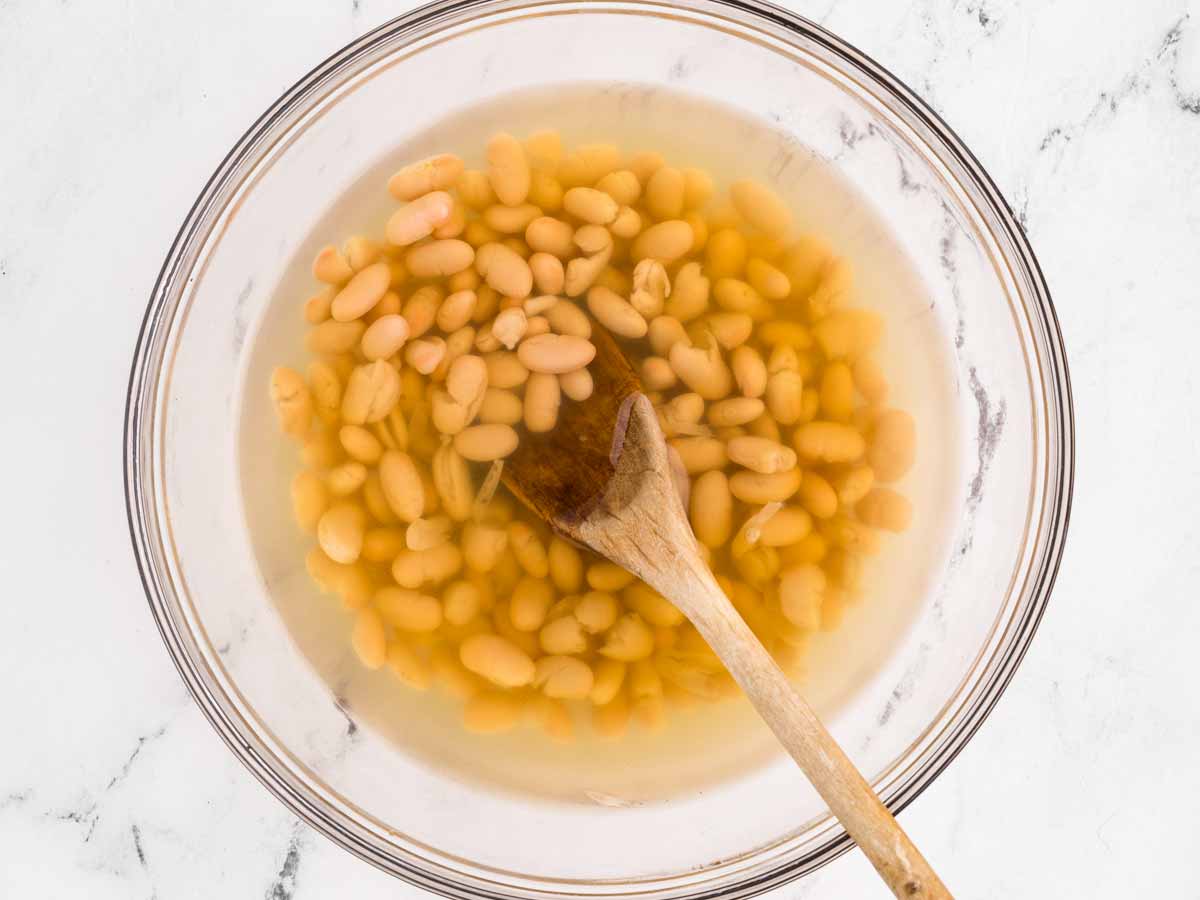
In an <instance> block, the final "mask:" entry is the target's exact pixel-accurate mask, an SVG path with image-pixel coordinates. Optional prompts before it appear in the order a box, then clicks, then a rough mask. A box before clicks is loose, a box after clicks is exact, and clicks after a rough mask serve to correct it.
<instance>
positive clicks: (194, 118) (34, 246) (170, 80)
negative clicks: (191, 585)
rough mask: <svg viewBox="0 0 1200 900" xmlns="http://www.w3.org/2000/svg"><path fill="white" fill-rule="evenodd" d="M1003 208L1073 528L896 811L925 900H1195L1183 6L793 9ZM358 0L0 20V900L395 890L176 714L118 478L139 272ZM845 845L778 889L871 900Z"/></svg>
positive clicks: (1195, 442)
mask: <svg viewBox="0 0 1200 900" xmlns="http://www.w3.org/2000/svg"><path fill="white" fill-rule="evenodd" d="M789 5H791V6H793V7H794V8H795V9H796V10H797V11H799V12H801V13H803V14H806V15H808V16H810V17H812V18H815V19H819V20H821V21H822V22H823V23H824V24H826V25H827V26H828V27H830V28H832V29H834V30H835V31H838V32H839V33H841V34H842V35H843V36H845V37H846V38H848V39H849V40H850V41H852V42H853V43H855V44H857V45H858V46H860V47H862V48H863V49H864V50H866V51H867V52H868V53H870V54H872V55H873V56H875V57H876V58H877V59H879V60H880V61H882V62H883V63H884V64H885V65H887V66H888V67H889V68H891V69H892V70H893V71H894V72H896V73H897V74H898V75H899V76H900V77H901V78H903V79H905V80H906V81H907V82H908V83H909V84H911V85H913V86H914V87H915V88H916V89H918V90H919V91H920V92H922V93H923V94H924V95H925V97H926V98H927V99H928V100H929V101H930V102H931V103H932V104H933V105H934V106H935V107H936V108H937V110H938V111H939V112H940V113H942V114H943V115H944V116H945V117H946V118H947V120H948V121H949V122H950V123H951V124H952V125H953V126H954V127H955V128H956V129H957V130H958V131H959V133H960V134H961V135H962V136H963V137H964V138H965V140H966V141H967V142H968V144H969V145H970V146H971V147H972V148H973V149H974V151H975V152H976V154H977V155H978V156H979V157H980V158H981V159H982V161H983V163H984V164H985V165H986V166H987V167H988V168H989V170H990V171H991V173H992V175H993V176H994V177H995V179H996V180H997V182H998V183H999V185H1000V187H1001V188H1002V190H1003V191H1004V192H1005V194H1006V195H1007V196H1008V197H1009V198H1010V200H1011V201H1012V203H1013V205H1014V207H1015V208H1016V209H1017V210H1019V212H1020V215H1021V218H1022V220H1023V222H1024V223H1025V225H1026V227H1027V229H1028V231H1029V234H1030V236H1031V238H1032V240H1033V243H1034V246H1035V248H1036V250H1037V251H1038V253H1039V256H1040V259H1041V262H1042V265H1043V267H1044V268H1045V270H1046V273H1047V276H1048V278H1049V281H1050V284H1051V288H1052V290H1053V292H1054V296H1055V299H1056V301H1057V306H1058V312H1059V315H1060V316H1061V319H1062V325H1063V330H1064V332H1065V335H1066V340H1067V347H1068V351H1069V354H1070V360H1071V364H1072V370H1073V377H1074V388H1075V398H1076V403H1077V416H1078V447H1079V466H1078V482H1077V491H1076V505H1075V518H1074V524H1073V528H1072V534H1071V538H1070V541H1069V545H1068V551H1067V556H1066V560H1065V564H1064V566H1063V570H1062V574H1061V576H1060V578H1059V584H1058V589H1057V591H1056V594H1055V597H1054V599H1053V601H1052V602H1051V604H1050V607H1049V611H1048V613H1047V615H1046V618H1045V620H1044V622H1043V624H1042V627H1041V631H1040V633H1039V635H1038V637H1037V639H1036V640H1035V641H1034V644H1033V647H1032V649H1031V650H1030V652H1029V654H1028V656H1027V658H1026V659H1025V661H1024V664H1023V665H1022V667H1021V669H1020V670H1019V672H1018V673H1017V676H1016V678H1015V680H1014V681H1013V683H1012V685H1011V687H1010V688H1009V690H1008V692H1007V694H1006V695H1005V696H1004V698H1003V700H1002V701H1001V703H1000V704H999V706H998V708H997V709H996V711H995V712H994V713H993V714H992V716H991V718H990V719H989V720H988V721H987V723H986V724H985V726H984V727H983V729H982V730H981V731H980V732H979V734H978V735H977V736H976V737H975V738H974V740H973V741H972V742H971V743H970V745H969V746H968V747H967V749H966V750H965V751H964V752H963V754H962V755H961V756H960V757H959V758H958V759H957V760H956V761H955V762H954V763H953V765H952V766H951V767H950V768H949V770H948V771H947V772H946V773H945V774H943V775H942V776H941V778H940V779H939V780H938V781H937V783H936V784H935V785H934V786H933V787H932V788H931V789H930V790H928V791H927V792H926V793H925V794H924V795H923V796H922V797H921V798H920V799H919V801H918V802H917V803H915V804H914V805H913V806H912V807H911V808H910V809H909V810H908V811H907V812H906V813H905V814H904V816H903V822H904V824H905V825H906V827H907V828H908V829H909V831H910V833H912V834H913V835H914V836H915V837H916V838H917V839H918V842H919V843H920V844H921V845H922V846H923V847H924V849H925V850H926V852H927V854H928V855H929V857H930V858H931V859H932V860H933V861H934V862H935V864H936V865H937V867H938V868H939V869H940V870H941V872H942V873H943V875H944V876H945V878H946V880H947V881H948V882H949V883H950V884H951V885H952V886H954V887H955V888H956V889H957V892H958V895H959V896H962V897H973V898H1001V897H1004V898H1009V897H1064V898H1066V897H1119V896H1127V895H1129V894H1131V893H1133V892H1134V891H1136V893H1137V895H1139V896H1156V897H1172V898H1173V897H1196V896H1200V888H1197V886H1196V879H1195V875H1194V866H1193V858H1194V855H1195V849H1196V847H1197V846H1198V845H1200V825H1197V822H1196V819H1195V817H1194V815H1193V812H1192V807H1193V806H1194V803H1195V799H1196V797H1197V796H1198V795H1200V768H1198V767H1197V764H1196V760H1197V758H1200V702H1197V700H1196V690H1195V684H1196V674H1195V671H1196V669H1195V665H1194V664H1193V660H1194V659H1195V651H1194V642H1195V640H1196V635H1197V634H1200V604H1198V603H1197V590H1196V581H1197V575H1198V574H1200V546H1198V544H1200V541H1198V539H1197V535H1198V531H1197V526H1196V524H1195V517H1194V515H1193V509H1194V508H1196V507H1197V506H1200V482H1198V479H1197V476H1196V474H1195V472H1196V459H1197V456H1198V455H1200V426H1197V424H1196V422H1197V417H1196V415H1195V409H1196V406H1197V401H1200V389H1198V388H1200V379H1198V376H1197V374H1196V372H1197V368H1196V365H1195V341H1196V334H1197V333H1198V332H1200V296H1198V293H1200V289H1198V288H1197V285H1200V252H1197V251H1198V250H1200V243H1198V238H1200V5H1197V4H1195V3H1193V4H1187V3H1180V2H1169V0H1144V2H1140V3H1136V4H1134V3H1123V4H1118V3H1111V4H1103V9H1102V8H1101V5H1100V4H1095V3H1089V2H1084V0H1060V2H1056V3H1052V4H1043V3H1038V2H1027V0H955V2H949V0H916V2H914V3H910V4H884V3H878V4H865V3H849V2H846V0H841V2H839V0H815V2H807V0H797V2H793V3H790V4H789ZM405 8H406V4H403V3H386V2H382V0H344V2H338V3H332V2H324V0H321V2H318V0H304V2H299V0H286V2H283V0H263V2H260V3H256V4H243V3H233V2H229V0H215V2H210V3H203V4H201V3H179V2H176V3H152V2H147V0H127V2H122V3H116V2H103V3H91V4H82V3H78V2H74V0H72V2H67V0H63V2H57V3H50V2H43V0H0V110H3V111H4V116H3V127H2V132H0V134H2V137H0V360H2V361H3V362H2V363H0V366H2V368H0V372H2V373H3V376H4V379H5V383H6V390H5V403H4V407H3V413H2V414H0V423H2V429H0V431H2V433H3V435H4V438H5V440H4V441H3V443H2V444H0V461H2V462H3V463H4V466H3V470H4V471H5V472H6V473H7V474H8V477H7V479H6V484H5V489H4V503H3V511H4V515H2V516H0V548H2V549H0V584H2V585H4V597H3V600H2V601H0V699H2V702H3V710H4V723H5V726H4V734H3V738H2V739H0V897H13V898H40V897H55V898H61V897H76V896H85V897H89V898H97V900H100V898H129V897H158V898H179V897H214V896H224V897H267V898H271V900H276V898H293V900H310V898H321V897H328V896H355V897H359V898H369V897H385V896H386V897H397V896H400V897H408V896H412V897H416V896H419V895H420V892H419V891H416V890H415V889H411V888H407V887H406V886H404V885H402V884H399V883H397V882H395V881H393V880H392V879H390V878H389V877H387V876H385V875H383V874H381V873H379V872H377V871H375V870H373V869H371V868H369V867H367V866H366V865H364V864H361V863H359V862H357V861H356V860H354V859H353V858H351V857H350V856H349V855H348V854H346V853H344V852H343V851H341V850H340V849H338V848H337V847H335V846H334V845H332V844H331V843H329V842H328V841H326V840H324V839H323V838H321V837H319V836H317V835H315V834H314V833H313V832H311V831H310V830H308V829H307V828H306V827H304V826H302V825H300V824H299V823H298V822H297V821H296V820H295V819H294V818H293V817H292V816H291V815H290V814H289V813H288V812H287V811H286V810H285V809H284V808H283V807H282V806H281V805H280V804H279V803H277V802H276V801H275V800H274V799H273V798H271V797H270V796H269V795H268V794H267V793H266V792H265V791H264V790H263V789H262V788H261V787H260V786H259V785H258V784H257V782H255V781H254V780H253V779H252V778H251V776H250V775H249V774H248V773H247V772H246V771H245V770H244V769H243V768H242V767H241V765H240V764H239V763H237V762H236V761H235V760H234V759H233V757H232V756H231V755H230V754H229V753H228V752H227V751H226V749H225V747H224V746H223V745H222V744H221V742H220V740H219V739H218V738H217V736H216V735H215V734H214V732H213V731H212V729H211V728H210V727H209V725H208V724H207V723H206V722H205V721H204V720H203V719H202V717H201V716H200V714H199V712H198V711H197V710H196V709H195V708H194V707H193V705H192V703H191V700H190V699H189V697H188V696H187V694H186V693H185V691H184V689H183V686H182V684H181V682H180V680H179V678H178V676H177V675H176V673H175V671H174V670H173V668H172V666H171V664H170V662H169V660H168V658H167V655H166V653H165V651H164V650H163V648H162V646H161V643H160V641H159V638H158V635H157V634H156V632H155V629H154V626H153V624H152V621H151V618H150V616H149V614H148V612H147V609H146V604H145V600H144V598H143V595H142V590H141V587H140V584H139V582H138V579H137V575H136V572H135V569H134V566H133V561H132V558H131V553H130V549H129V543H128V538H127V534H126V527H125V518H124V509H123V503H122V489H121V473H120V456H119V450H120V441H121V417H122V409H123V401H124V392H125V381H126V376H127V366H128V361H129V358H130V354H131V352H132V348H133V342H134V338H135V335H136V332H137V327H138V324H139V322H140V320H141V316H142V312H143V308H144V305H145V301H146V298H147V295H148V293H149V290H150V287H151V285H152V283H153V280H154V277H155V275H156V272H157V269H158V265H159V263H160V261H161V259H162V257H163V255H164V253H165V251H166V249H167V246H168V244H169V241H170V239H171V236H172V235H173V234H174V232H175V229H176V228H177V226H178V224H179V222H180V221H181V219H182V216H183V214H184V212H185V211H186V209H187V208H188V205H189V204H190V203H191V201H192V199H193V198H194V196H195V195H196V193H197V192H198V191H199V189H200V187H201V186H202V184H203V182H204V181H205V179H206V178H207V177H208V175H209V174H210V172H211V171H212V169H213V168H214V166H215V165H216V163H217V162H218V161H219V159H220V158H221V156H222V155H223V154H224V152H225V150H226V149H227V148H228V146H229V145H230V144H231V143H232V141H233V140H234V139H235V138H236V137H237V136H238V135H239V134H240V133H241V132H242V130H243V129H244V128H245V127H246V126H247V125H248V124H249V123H250V122H251V121H252V120H253V119H254V118H255V117H256V116H257V115H258V113H259V112H260V111H261V110H262V109H264V108H265V107H266V106H267V105H268V104H269V103H270V102H271V101H272V100H274V99H275V97H276V96H277V95H278V94H279V93H280V92H281V91H282V90H283V89H284V88H286V87H287V86H288V85H289V84H291V82H292V81H293V80H294V79H295V78H296V77H298V75H299V74H300V73H302V72H303V71H305V70H306V69H307V68H308V67H310V66H311V65H312V64H313V63H314V62H316V61H317V60H319V59H321V58H323V57H324V56H325V55H327V54H329V53H330V52H332V51H334V50H336V49H337V48H338V47H339V46H341V45H342V44H343V43H345V42H346V41H348V40H350V39H351V38H353V37H354V36H356V35H358V34H359V33H361V32H363V31H364V30H366V29H368V28H370V27H372V26H374V25H376V24H378V23H380V22H382V21H384V20H386V19H387V18H389V17H391V16H393V15H397V14H399V13H401V12H403V11H404V9H405ZM883 895H884V893H883V890H882V889H881V888H880V886H879V885H878V883H877V882H876V880H875V878H874V876H873V874H872V872H871V871H870V869H869V867H868V865H867V863H866V862H865V860H864V859H863V858H862V857H861V855H859V854H857V853H853V854H850V855H848V856H845V857H843V858H842V859H840V860H838V861H837V862H836V863H834V864H833V865H831V866H829V867H827V868H826V869H824V870H822V871H821V872H820V873H819V874H818V875H816V876H814V877H812V878H810V879H808V880H806V881H804V882H802V883H800V884H796V885H793V886H790V887H788V888H785V889H783V890H782V891H780V892H779V896H781V897H785V896H786V897H789V898H792V897H817V896H820V897H842V898H856V897H879V896H883Z"/></svg>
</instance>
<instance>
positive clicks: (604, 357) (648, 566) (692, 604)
mask: <svg viewBox="0 0 1200 900" xmlns="http://www.w3.org/2000/svg"><path fill="white" fill-rule="evenodd" d="M592 342H593V343H594V344H595V345H596V350H597V353H596V359H595V361H594V362H593V363H592V364H591V366H590V367H589V368H590V371H591V374H592V378H593V380H594V382H595V390H594V391H593V393H592V396H591V397H590V398H589V399H588V400H586V401H584V402H582V403H564V404H563V407H562V409H561V410H560V412H559V416H560V418H559V422H558V425H557V427H555V428H554V430H553V431H550V432H548V433H545V434H526V435H524V436H523V437H522V440H521V444H520V446H519V447H518V448H517V450H516V451H515V452H514V453H513V454H512V456H510V457H509V459H508V461H507V462H506V464H505V466H504V472H503V477H504V482H505V484H507V485H508V487H509V489H510V490H511V491H512V492H513V493H514V494H516V496H517V497H519V498H520V499H521V500H522V501H523V502H524V503H525V504H526V505H528V506H529V507H530V508H531V509H532V510H533V511H534V512H535V513H537V514H538V515H539V516H541V517H542V518H544V519H545V520H546V521H547V522H549V523H550V525H551V526H552V527H554V528H555V529H556V530H557V531H559V532H560V533H562V534H564V535H566V536H567V537H569V538H571V539H573V540H575V541H578V542H579V543H581V544H584V545H586V546H588V547H590V548H591V549H592V550H594V551H596V552H597V553H599V554H601V555H602V556H605V557H607V558H608V559H610V560H612V561H613V562H615V563H617V564H618V565H620V566H623V567H624V568H625V569H627V570H628V571H630V572H632V573H633V574H634V575H637V576H638V577H639V578H641V579H642V580H643V581H644V582H646V583H647V584H648V585H650V586H651V587H652V588H654V589H655V590H657V591H658V592H659V593H661V594H662V595H663V596H664V597H666V598H667V599H668V600H670V601H671V602H672V603H674V604H675V606H677V607H678V608H679V610H680V611H681V612H682V613H683V614H684V615H685V616H687V617H688V618H689V619H690V620H691V621H692V623H693V624H694V625H695V626H696V629H697V630H698V631H699V632H700V634H701V635H703V637H704V639H705V640H706V641H707V642H708V644H709V646H710V647H712V649H713V651H714V652H715V653H716V654H717V656H719V657H720V658H721V661H722V662H723V663H724V664H725V667H726V668H727V669H728V670H729V672H730V674H731V675H732V676H733V677H734V679H735V680H736V681H737V683H738V684H739V685H741V688H742V690H743V691H745V693H746V696H747V697H749V698H750V701H751V702H752V703H753V704H754V705H755V707H756V708H757V709H758V712H759V714H760V715H761V716H762V717H763V719H764V720H766V723H767V724H768V725H769V726H770V727H771V730H772V731H774V732H775V736H776V737H778V738H779V741H780V743H782V744H783V745H784V747H785V748H787V751H788V752H789V753H790V754H791V755H792V758H793V759H795V761H796V763H797V764H798V765H799V766H800V769H801V770H802V771H803V772H804V774H805V775H806V776H807V777H808V780H809V781H811V782H812V784H813V786H814V787H815V788H816V789H817V792H818V793H819V794H820V795H821V797H822V798H823V799H824V800H825V802H826V803H828V804H829V808H830V809H831V810H833V813H834V815H836V816H837V817H838V819H839V820H840V821H841V823H842V825H844V826H845V828H846V831H847V832H849V834H850V836H851V837H852V838H854V840H855V841H857V842H858V845H859V847H861V848H862V851H863V852H864V853H865V854H866V855H867V858H868V859H870V861H871V864H872V865H874V866H875V869H876V870H877V871H878V872H879V874H880V876H881V877H882V878H883V880H884V881H885V882H887V884H888V887H890V888H891V889H892V891H893V893H895V895H896V896H897V897H906V898H913V897H919V898H948V897H950V896H951V894H950V892H949V891H948V890H947V889H946V887H945V886H944V885H943V884H942V882H941V880H940V879H939V878H938V877H937V875H936V874H935V873H934V871H933V869H932V868H930V866H929V863H927V862H926V861H925V858H924V857H923V856H921V853H920V852H919V851H918V850H917V848H916V847H915V846H914V845H913V843H912V841H910V840H909V839H908V835H906V834H905V833H904V831H903V830H902V829H901V828H900V826H899V824H897V822H896V820H895V819H894V818H892V814H891V813H890V812H888V809H887V807H885V806H884V805H883V804H882V803H881V802H880V800H879V798H878V797H876V796H875V793H874V792H873V791H872V790H871V787H870V785H868V784H867V782H866V780H865V779H864V778H863V777H862V775H860V774H859V772H858V770H857V769H855V768H854V764H853V763H851V762H850V760H849V759H848V758H847V757H846V754H845V753H844V752H843V751H842V748H841V747H840V746H838V744H837V742H836V741H834V739H833V737H832V736H830V734H829V732H828V731H826V730H825V727H824V726H823V725H822V724H821V722H820V720H819V719H817V717H816V715H815V714H814V713H813V711H812V709H811V708H810V707H809V706H808V704H807V703H806V702H805V701H804V699H803V698H801V697H800V695H799V694H797V693H796V691H795V690H794V689H793V688H792V685H791V684H790V683H789V681H788V679H787V676H786V675H784V673H783V671H782V670H781V669H780V668H779V666H777V665H776V664H775V661H774V660H773V659H771V656H770V654H768V653H767V651H766V649H764V648H763V646H762V644H761V643H759V641H758V639H757V638H756V637H755V636H754V633H753V632H752V631H751V630H750V628H749V627H748V626H747V625H746V623H745V622H744V621H743V620H742V618H741V617H740V616H739V615H738V613H737V611H736V610H735V609H734V608H733V605H732V604H731V603H730V602H729V599H728V598H727V597H726V596H725V593H724V592H723V591H722V590H721V588H720V586H719V585H718V584H717V582H716V580H715V579H714V578H713V576H712V573H711V572H710V571H709V569H708V566H707V565H705V563H704V561H703V559H702V558H701V556H700V552H699V549H698V547H697V543H696V538H695V537H694V535H693V534H692V529H691V526H690V525H689V523H688V517H687V513H686V511H685V510H684V508H683V503H682V501H681V499H680V496H679V492H678V491H677V490H676V487H675V484H674V482H673V479H672V473H671V464H670V458H669V456H668V453H667V446H666V443H665V442H664V440H663V435H662V431H661V430H660V429H659V426H658V418H657V416H656V415H655V413H654V408H653V407H652V406H651V404H650V401H649V400H648V399H647V398H646V396H645V395H644V394H642V393H641V391H640V384H639V381H638V378H637V375H636V374H635V373H634V371H633V370H632V368H631V367H630V365H629V362H628V360H626V359H625V356H624V354H622V353H621V350H620V348H618V347H617V345H616V343H615V342H614V341H613V339H612V338H611V337H610V336H609V335H608V333H607V332H605V331H603V330H601V329H597V331H596V333H595V334H593V335H592Z"/></svg>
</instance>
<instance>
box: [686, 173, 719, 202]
mask: <svg viewBox="0 0 1200 900" xmlns="http://www.w3.org/2000/svg"><path fill="white" fill-rule="evenodd" d="M712 195H713V180H712V176H711V175H709V174H708V173H707V172H705V171H704V170H703V169H696V168H686V169H684V170H683V207H684V209H699V208H700V207H702V206H704V205H705V204H706V203H708V201H709V200H710V199H711V198H712Z"/></svg>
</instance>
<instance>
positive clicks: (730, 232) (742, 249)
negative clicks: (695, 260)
mask: <svg viewBox="0 0 1200 900" xmlns="http://www.w3.org/2000/svg"><path fill="white" fill-rule="evenodd" d="M746 252H747V251H746V239H745V238H744V237H743V236H742V233H741V232H740V231H737V230H736V229H733V228H723V229H721V230H719V231H714V232H713V233H712V234H711V235H710V236H709V238H708V244H707V245H706V246H705V248H704V271H705V274H706V275H707V276H708V277H709V278H711V279H712V280H713V281H714V282H715V281H719V280H720V279H722V278H736V277H737V276H738V275H740V274H742V269H743V268H744V267H745V265H746Z"/></svg>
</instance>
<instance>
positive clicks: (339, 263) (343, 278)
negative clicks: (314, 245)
mask: <svg viewBox="0 0 1200 900" xmlns="http://www.w3.org/2000/svg"><path fill="white" fill-rule="evenodd" d="M312 273H313V278H315V279H317V281H321V282H324V283H325V284H334V285H337V284H345V283H346V282H347V281H349V280H350V278H351V276H353V275H354V269H353V268H351V266H350V263H349V262H348V261H347V260H346V257H345V256H343V255H342V251H340V250H338V248H337V247H334V246H333V245H332V244H330V245H329V246H327V247H322V248H321V250H320V251H319V252H318V253H317V255H316V257H315V258H314V259H313V264H312Z"/></svg>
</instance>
